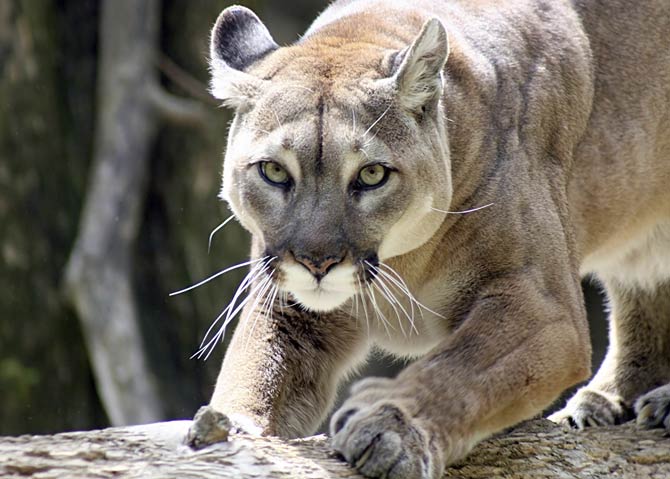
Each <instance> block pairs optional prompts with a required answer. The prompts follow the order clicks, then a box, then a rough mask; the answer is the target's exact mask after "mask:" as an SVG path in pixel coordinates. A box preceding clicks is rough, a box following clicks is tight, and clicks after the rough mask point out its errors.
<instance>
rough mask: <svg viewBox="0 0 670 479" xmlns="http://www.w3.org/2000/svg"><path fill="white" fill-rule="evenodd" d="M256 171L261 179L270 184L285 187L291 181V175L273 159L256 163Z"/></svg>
mask: <svg viewBox="0 0 670 479" xmlns="http://www.w3.org/2000/svg"><path fill="white" fill-rule="evenodd" d="M258 171H259V173H260V175H261V176H262V177H263V179H264V180H265V181H267V182H268V183H270V184H271V185H272V186H278V187H282V188H285V187H287V186H289V184H290V183H291V176H290V175H289V174H288V171H286V168H284V167H283V166H281V165H280V164H279V163H276V162H274V161H261V162H260V163H259V164H258Z"/></svg>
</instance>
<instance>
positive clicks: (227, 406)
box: [210, 300, 367, 437]
mask: <svg viewBox="0 0 670 479" xmlns="http://www.w3.org/2000/svg"><path fill="white" fill-rule="evenodd" d="M259 303H262V301H260V302H259ZM256 309H259V308H256ZM241 318H242V319H241V320H240V323H239V325H238V327H237V329H236V331H235V334H234V336H233V339H232V341H231V343H230V346H229V348H228V351H227V352H226V356H225V359H224V361H223V366H222V368H221V372H220V373H219V377H218V379H217V382H216V387H215V390H214V394H213V396H212V400H211V403H210V405H211V407H213V408H214V409H216V410H217V411H220V412H222V413H224V414H226V415H228V416H229V417H230V418H231V419H232V420H233V422H234V423H237V424H238V425H239V426H241V428H242V429H243V430H246V432H251V433H259V434H263V435H278V436H283V437H298V436H304V435H307V434H311V433H313V432H314V431H315V430H316V428H317V427H318V426H319V424H320V423H321V422H322V421H323V419H324V418H325V416H326V414H327V412H328V411H329V409H330V408H331V407H332V404H333V400H334V397H335V393H336V387H337V384H338V382H339V380H340V379H341V378H342V377H343V375H345V374H346V372H347V371H348V370H350V369H351V368H352V367H353V366H355V365H356V364H357V363H359V362H360V361H362V360H363V359H364V358H365V355H366V353H367V349H366V341H365V340H364V336H363V335H361V334H360V330H359V328H358V327H357V324H356V321H355V320H354V319H353V318H351V317H349V316H348V315H346V314H344V313H342V312H338V313H327V314H326V313H323V314H316V313H309V312H306V311H304V310H302V309H301V308H300V306H295V307H292V306H290V305H286V304H282V305H280V304H279V301H278V300H277V301H275V304H274V305H273V306H272V307H271V308H268V309H267V310H266V312H265V313H263V312H261V311H257V310H252V311H250V310H246V311H244V312H243V313H242V316H241Z"/></svg>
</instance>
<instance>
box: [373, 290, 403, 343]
mask: <svg viewBox="0 0 670 479" xmlns="http://www.w3.org/2000/svg"><path fill="white" fill-rule="evenodd" d="M372 286H374V287H375V288H377V291H379V294H381V295H382V297H383V298H384V299H385V300H386V301H387V302H388V303H389V304H390V305H391V308H392V309H393V312H394V313H395V315H396V318H397V319H398V326H400V332H401V333H402V335H403V336H405V337H407V333H406V332H405V328H404V327H403V325H402V319H401V318H400V313H399V312H398V308H397V307H396V305H395V300H393V299H391V297H390V296H389V295H387V294H386V293H385V292H384V290H383V289H382V288H381V287H380V286H381V283H379V280H378V278H375V280H373V281H372Z"/></svg>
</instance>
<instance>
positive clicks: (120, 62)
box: [66, 0, 163, 425]
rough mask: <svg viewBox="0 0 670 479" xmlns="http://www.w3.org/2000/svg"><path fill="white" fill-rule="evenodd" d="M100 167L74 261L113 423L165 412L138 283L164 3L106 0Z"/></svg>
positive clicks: (82, 312) (70, 270) (70, 269)
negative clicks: (141, 319) (146, 341)
mask: <svg viewBox="0 0 670 479" xmlns="http://www.w3.org/2000/svg"><path fill="white" fill-rule="evenodd" d="M102 5H103V6H102V14H101V29H100V46H101V53H100V62H99V65H100V67H99V69H98V78H99V82H98V98H99V109H98V122H97V136H96V151H95V158H94V163H93V172H92V176H91V181H90V186H89V188H88V194H87V198H86V203H85V206H84V211H83V213H82V217H81V223H80V229H79V236H78V237H77V241H76V243H75V247H74V250H73V252H72V255H71V257H70V261H69V263H68V266H67V273H66V283H67V288H68V292H69V295H70V297H71V299H72V302H73V304H74V306H75V308H76V310H77V313H78V314H79V317H80V319H81V321H82V324H83V330H84V336H85V339H86V344H87V347H88V351H89V355H90V357H91V361H92V363H93V369H94V371H95V378H96V383H97V385H98V391H99V392H100V396H101V398H102V400H103V403H104V405H105V409H106V411H107V414H108V416H109V418H110V420H111V422H112V424H116V425H122V424H136V423H146V422H151V421H156V420H160V419H162V418H163V406H162V404H161V401H160V399H159V394H158V392H157V390H156V387H155V380H154V375H153V374H152V373H151V371H150V370H149V368H148V367H147V360H146V357H145V353H144V345H143V342H142V335H141V332H140V327H139V324H138V320H137V317H138V311H137V305H136V302H135V297H134V290H133V284H132V272H133V270H132V264H133V253H134V245H135V241H136V238H137V233H138V229H139V222H140V218H141V213H142V206H143V203H144V201H143V200H144V196H145V189H146V183H147V172H148V155H149V150H150V147H151V144H152V142H153V139H154V134H155V131H156V127H157V117H156V111H155V109H154V104H153V103H152V89H155V86H156V85H157V83H158V74H157V71H156V69H155V66H154V65H155V62H154V58H155V55H156V46H157V40H158V21H159V8H160V5H159V3H158V0H146V1H143V2H136V1H135V0H106V1H105V2H103V4H102Z"/></svg>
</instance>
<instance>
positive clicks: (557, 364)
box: [331, 275, 590, 479]
mask: <svg viewBox="0 0 670 479" xmlns="http://www.w3.org/2000/svg"><path fill="white" fill-rule="evenodd" d="M542 283H543V281H542V280H539V281H538V280H537V279H535V280H534V279H533V278H532V275H524V277H517V278H510V277H506V278H505V279H504V280H500V281H499V282H498V284H497V285H490V286H489V287H488V288H486V289H485V290H483V291H482V294H481V296H480V299H479V300H477V301H476V302H475V303H474V304H473V306H472V308H471V310H470V313H469V314H468V316H467V317H466V318H465V319H464V320H463V322H462V323H461V325H460V326H458V327H457V328H456V329H455V331H453V333H452V334H451V336H450V337H448V339H446V340H445V341H444V342H443V343H442V344H441V345H440V346H438V347H436V348H435V349H434V350H433V351H432V352H431V353H429V354H428V355H427V356H426V357H424V358H422V359H420V360H418V361H416V362H415V363H413V364H412V365H410V366H409V367H407V368H406V369H405V370H404V371H403V372H402V373H401V374H400V375H399V376H398V377H397V378H395V379H391V380H387V379H367V380H364V381H362V382H361V383H359V384H358V385H357V386H355V387H354V389H353V391H352V395H351V397H350V399H348V400H347V401H346V402H345V403H344V405H343V406H342V408H341V409H340V410H339V411H337V412H336V413H335V415H334V416H333V418H332V420H331V433H332V435H333V446H334V448H335V449H336V450H338V451H340V453H341V454H342V455H343V456H344V458H345V459H346V460H347V461H348V462H350V463H351V464H352V465H354V466H355V467H356V468H357V469H358V470H359V471H360V472H361V473H363V474H365V475H366V476H368V477H388V478H397V479H400V478H409V477H412V478H438V477H440V476H441V474H442V471H443V469H444V467H445V465H446V464H449V463H452V462H454V461H455V460H457V459H459V458H461V457H462V456H463V455H465V454H466V453H467V452H468V451H469V450H470V449H471V448H472V447H473V446H474V445H475V444H476V443H477V442H478V441H480V440H481V439H483V438H484V437H486V436H488V435H490V434H492V433H494V432H496V431H499V430H501V429H503V428H505V427H507V426H510V425H513V424H515V423H517V422H519V421H521V420H523V419H526V418H528V417H531V416H533V415H534V414H537V413H538V412H540V411H541V410H542V409H543V408H544V407H546V406H548V405H549V404H550V403H551V401H553V400H554V399H555V398H556V396H557V395H558V394H559V393H560V392H561V391H562V390H563V389H565V388H566V387H569V386H570V385H572V384H574V383H576V382H578V381H580V380H583V379H584V378H585V377H586V376H587V375H588V373H589V363H590V346H589V343H588V333H587V331H586V318H585V317H584V315H585V314H584V312H583V310H582V307H581V303H580V301H579V298H580V296H579V294H580V293H579V291H578V288H579V286H578V284H575V285H574V291H572V292H570V293H569V294H566V295H560V297H559V296H557V295H556V291H544V290H540V289H538V284H542ZM575 283H576V281H575ZM566 302H569V303H571V306H566V305H565V303H566ZM575 318H576V319H575Z"/></svg>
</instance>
